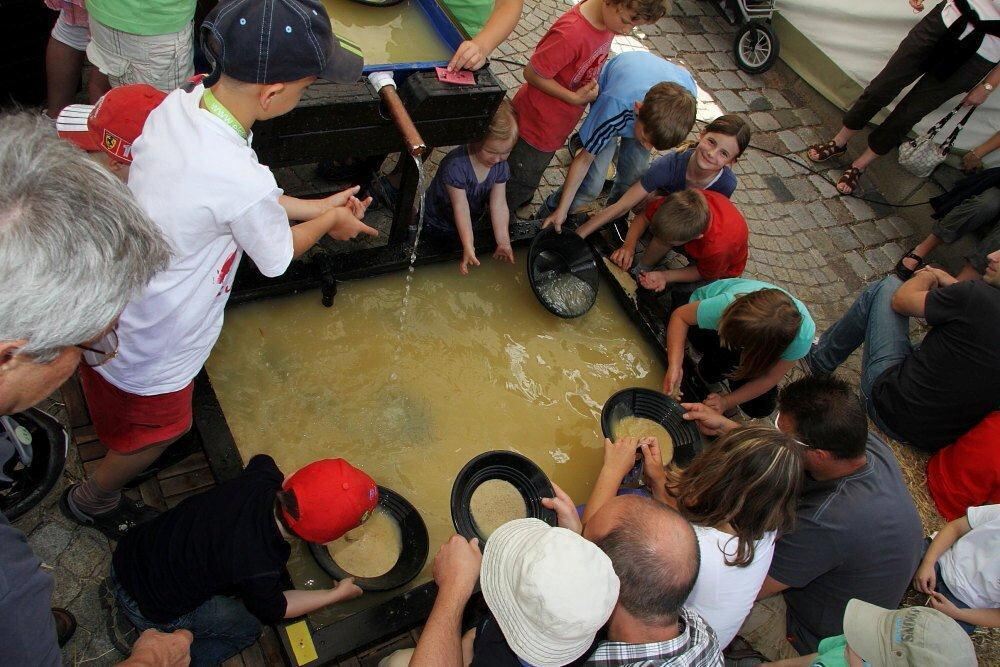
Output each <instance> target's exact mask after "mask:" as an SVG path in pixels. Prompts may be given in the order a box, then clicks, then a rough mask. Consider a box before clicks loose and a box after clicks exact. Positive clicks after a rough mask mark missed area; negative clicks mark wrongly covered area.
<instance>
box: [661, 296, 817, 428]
mask: <svg viewBox="0 0 1000 667" xmlns="http://www.w3.org/2000/svg"><path fill="white" fill-rule="evenodd" d="M815 334H816V324H815V323H814V322H813V319H812V317H811V316H810V315H809V310H808V309H807V308H806V306H805V304H803V303H802V302H801V301H799V300H798V299H796V298H795V297H793V296H792V295H791V294H789V293H788V292H786V291H785V290H783V289H781V288H779V287H777V286H775V285H772V284H770V283H765V282H761V281H759V280H747V279H744V278H727V279H723V280H716V281H715V282H712V283H709V284H708V285H705V286H704V287H701V288H699V289H697V290H695V291H694V293H693V294H692V295H691V300H690V302H689V303H687V304H685V305H683V306H680V307H679V308H676V309H674V312H673V313H672V314H671V315H670V322H669V323H668V324H667V341H666V343H667V374H666V376H665V377H664V378H663V391H664V393H666V394H671V395H676V394H677V393H678V392H679V391H680V384H681V379H682V377H683V374H684V371H683V364H684V346H685V341H690V343H691V345H692V347H694V348H695V349H696V350H697V351H698V352H700V353H701V355H702V357H701V360H700V361H699V362H698V373H699V375H701V378H702V379H703V380H704V381H705V382H706V383H708V384H712V383H720V382H721V381H722V380H723V379H725V378H728V381H729V388H730V393H728V394H725V395H720V394H719V393H718V392H713V393H711V394H709V395H708V396H707V397H706V398H705V400H704V401H703V403H704V404H705V405H707V406H709V407H711V408H712V409H714V410H717V411H718V412H720V413H727V412H728V413H730V414H731V413H732V411H734V410H735V409H736V407H737V406H739V407H740V408H742V410H743V412H744V413H746V414H747V415H748V416H750V417H766V416H767V415H769V414H771V412H773V411H774V406H775V403H776V401H777V395H778V390H777V386H778V382H780V381H781V378H783V377H784V376H785V373H787V372H788V370H789V369H790V368H791V367H792V366H794V365H795V362H796V361H798V360H799V359H801V358H803V357H805V356H806V354H808V352H809V348H810V347H811V346H812V341H813V336H815Z"/></svg>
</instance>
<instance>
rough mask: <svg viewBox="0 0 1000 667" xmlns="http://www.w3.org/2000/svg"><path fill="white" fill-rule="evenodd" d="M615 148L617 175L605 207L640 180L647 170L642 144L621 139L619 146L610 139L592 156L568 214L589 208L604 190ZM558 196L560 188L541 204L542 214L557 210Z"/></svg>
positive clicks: (646, 151) (647, 164) (646, 155)
mask: <svg viewBox="0 0 1000 667" xmlns="http://www.w3.org/2000/svg"><path fill="white" fill-rule="evenodd" d="M615 148H618V160H617V162H616V163H615V166H616V167H617V170H618V173H617V175H616V176H615V182H614V185H612V186H611V192H610V194H609V195H608V206H610V205H611V204H614V203H615V202H616V201H618V200H619V199H621V196H622V195H623V194H625V191H626V190H628V189H629V188H630V187H632V186H633V185H635V183H636V181H638V180H639V179H640V178H642V176H643V174H645V173H646V170H647V169H648V168H649V151H648V150H646V149H645V148H643V146H642V144H641V143H639V142H638V141H636V140H635V139H627V138H625V137H622V138H621V140H620V143H617V144H616V142H615V141H614V140H612V141H609V142H608V145H607V146H605V147H604V149H603V150H602V151H601V152H599V153H598V154H597V155H595V156H594V161H593V162H592V163H591V164H590V169H588V170H587V175H586V176H584V177H583V182H582V183H580V187H579V188H578V189H577V191H576V195H575V196H574V197H573V203H572V204H571V205H570V207H569V212H570V213H575V212H576V211H579V210H580V209H581V208H583V207H585V206H587V205H589V204H590V203H591V202H593V201H594V200H595V199H597V197H598V195H600V194H601V190H602V189H603V188H604V179H605V176H607V173H608V167H609V166H610V165H611V161H612V160H614V159H615ZM560 197H562V188H559V189H558V190H556V191H555V192H553V193H552V194H550V195H549V196H548V198H547V199H546V200H545V203H544V204H542V209H543V210H542V211H541V212H540V213H539V217H542V213H544V214H545V215H548V213H551V212H552V211H554V210H556V208H558V207H559V198H560Z"/></svg>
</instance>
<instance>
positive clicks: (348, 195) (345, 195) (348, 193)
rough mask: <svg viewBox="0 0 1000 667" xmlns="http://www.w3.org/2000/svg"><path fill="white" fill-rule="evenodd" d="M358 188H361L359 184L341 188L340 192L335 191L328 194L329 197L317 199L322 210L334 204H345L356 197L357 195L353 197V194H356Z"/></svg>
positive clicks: (334, 205)
mask: <svg viewBox="0 0 1000 667" xmlns="http://www.w3.org/2000/svg"><path fill="white" fill-rule="evenodd" d="M360 190H361V186H360V185H355V186H352V187H349V188H347V189H346V190H341V191H340V192H336V193H334V194H332V195H330V196H329V197H326V198H325V199H320V200H319V202H320V206H321V207H322V209H323V210H324V211H325V210H328V209H331V208H334V207H336V206H347V203H348V202H349V201H350V200H352V199H357V197H355V196H354V195H356V194H358V192H359V191H360ZM358 217H361V216H358Z"/></svg>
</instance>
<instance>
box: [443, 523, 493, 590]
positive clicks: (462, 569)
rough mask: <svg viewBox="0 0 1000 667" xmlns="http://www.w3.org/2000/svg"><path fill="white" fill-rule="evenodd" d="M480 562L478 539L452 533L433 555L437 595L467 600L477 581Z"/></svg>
mask: <svg viewBox="0 0 1000 667" xmlns="http://www.w3.org/2000/svg"><path fill="white" fill-rule="evenodd" d="M482 564H483V554H482V552H480V551H479V540H477V539H476V538H474V537H473V538H472V539H471V540H466V539H465V538H464V537H462V536H461V535H453V536H452V538H451V539H450V540H448V541H447V542H445V543H444V544H442V545H441V548H440V549H438V552H437V556H435V557H434V581H435V582H437V585H438V589H439V592H438V595H444V596H453V597H454V598H456V599H462V600H468V599H469V598H470V597H472V591H474V590H475V588H476V582H477V581H479V568H480V567H481V566H482Z"/></svg>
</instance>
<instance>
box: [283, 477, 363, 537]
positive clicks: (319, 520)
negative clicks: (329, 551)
mask: <svg viewBox="0 0 1000 667" xmlns="http://www.w3.org/2000/svg"><path fill="white" fill-rule="evenodd" d="M284 489H285V491H290V492H292V493H294V494H295V500H296V502H297V504H298V506H299V518H298V519H295V518H292V516H291V515H290V514H289V513H288V512H287V511H285V510H284V509H283V510H282V514H283V515H284V519H285V522H286V523H287V524H288V526H289V528H291V529H292V530H293V531H295V534H296V535H298V536H299V537H301V538H302V539H304V540H306V541H307V542H315V543H316V544H326V543H327V542H332V541H333V540H335V539H337V538H338V537H340V536H341V535H343V534H344V533H346V532H347V531H349V530H351V529H353V528H357V527H358V526H359V525H361V524H362V523H364V521H365V520H366V519H368V517H369V515H371V513H372V511H373V510H374V509H375V506H376V505H378V486H376V484H375V481H374V480H373V479H372V478H371V477H369V476H368V475H366V474H365V473H363V472H362V471H360V470H358V469H357V468H355V467H354V466H352V465H351V464H350V463H348V462H347V461H345V460H344V459H323V460H321V461H314V462H313V463H310V464H309V465H307V466H305V467H304V468H301V469H299V470H298V471H297V472H296V473H295V474H294V475H292V476H291V477H289V478H288V479H287V480H286V481H285V484H284Z"/></svg>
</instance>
